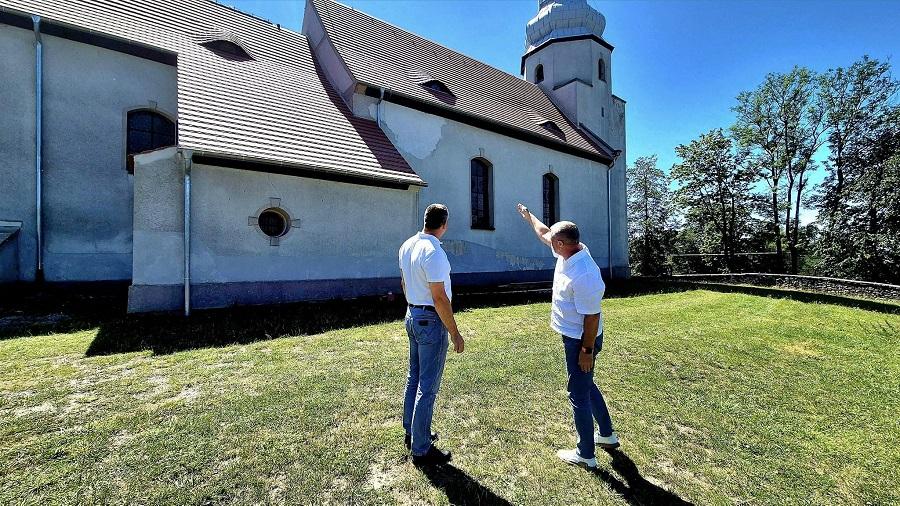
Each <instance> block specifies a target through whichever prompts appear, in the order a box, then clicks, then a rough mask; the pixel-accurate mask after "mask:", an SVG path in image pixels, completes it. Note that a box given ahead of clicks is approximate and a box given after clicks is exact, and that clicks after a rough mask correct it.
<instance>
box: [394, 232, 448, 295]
mask: <svg viewBox="0 0 900 506" xmlns="http://www.w3.org/2000/svg"><path fill="white" fill-rule="evenodd" d="M400 270H401V271H403V281H404V282H405V283H406V302H408V303H409V304H415V305H417V306H433V305H434V297H432V296H431V289H430V288H429V287H428V283H437V282H440V281H443V282H444V291H445V292H446V293H447V298H448V299H451V300H452V299H453V293H452V292H451V290H450V261H449V260H447V254H446V253H444V249H443V248H441V241H439V240H438V238H437V237H435V236H433V235H431V234H426V233H423V232H419V233H418V234H416V235H414V236H412V237H410V238H409V239H407V240H406V242H404V243H403V246H400Z"/></svg>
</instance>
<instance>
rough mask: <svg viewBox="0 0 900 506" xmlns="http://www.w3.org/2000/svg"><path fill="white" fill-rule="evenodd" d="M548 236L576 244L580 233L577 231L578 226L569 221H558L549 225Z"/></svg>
mask: <svg viewBox="0 0 900 506" xmlns="http://www.w3.org/2000/svg"><path fill="white" fill-rule="evenodd" d="M550 238H551V239H552V240H554V241H562V242H564V243H566V244H578V241H579V240H580V239H581V233H580V232H579V231H578V226H577V225H575V224H574V223H572V222H571V221H560V222H558V223H554V224H553V226H552V227H550Z"/></svg>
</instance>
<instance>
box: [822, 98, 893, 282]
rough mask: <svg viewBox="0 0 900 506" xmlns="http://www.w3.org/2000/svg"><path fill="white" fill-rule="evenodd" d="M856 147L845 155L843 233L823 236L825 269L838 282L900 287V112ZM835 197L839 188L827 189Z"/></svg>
mask: <svg viewBox="0 0 900 506" xmlns="http://www.w3.org/2000/svg"><path fill="white" fill-rule="evenodd" d="M852 146H853V148H852V149H849V150H847V151H845V153H844V154H843V160H842V171H843V181H842V187H841V198H840V204H839V209H838V211H837V212H836V213H835V215H834V216H835V217H836V218H837V219H836V220H833V221H831V225H832V226H834V225H836V224H838V223H839V224H840V228H839V229H838V228H836V229H832V230H830V231H828V230H825V232H824V233H823V238H822V239H821V240H820V242H819V244H820V247H819V249H818V252H819V255H820V257H821V263H820V268H822V269H823V270H825V271H826V272H828V273H829V274H832V275H836V276H842V277H850V278H856V279H867V280H871V281H881V282H887V283H900V106H893V107H892V108H891V109H887V110H885V111H884V114H883V115H882V117H881V118H879V120H878V121H877V122H875V123H873V124H871V125H869V127H868V128H867V131H866V132H865V134H864V135H861V136H860V137H859V138H858V140H857V141H856V142H854V143H853V144H852ZM835 173H836V171H835ZM835 175H836V174H835ZM833 183H836V181H833ZM829 191H832V192H833V191H836V184H834V185H833V186H832V185H827V186H826V188H825V192H826V195H827V192H829ZM822 202H823V205H827V203H828V201H827V200H825V199H824V198H823V199H822ZM826 212H827V209H826ZM824 219H825V220H828V219H829V218H828V217H827V216H826V217H825V218H824ZM823 228H824V227H823ZM835 242H836V243H837V244H835Z"/></svg>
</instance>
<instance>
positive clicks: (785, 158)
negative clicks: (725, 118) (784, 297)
mask: <svg viewBox="0 0 900 506" xmlns="http://www.w3.org/2000/svg"><path fill="white" fill-rule="evenodd" d="M821 81H822V78H821V77H819V76H817V75H816V74H815V73H814V72H812V71H811V70H809V69H807V68H805V67H794V68H793V69H792V70H791V71H790V72H788V73H786V74H782V73H770V74H768V75H766V78H765V80H764V81H763V83H762V84H761V85H760V86H759V87H758V88H757V89H756V90H754V91H752V92H743V93H741V94H739V95H738V97H737V100H738V104H737V105H736V106H735V107H734V108H733V110H734V111H735V112H736V113H737V121H736V123H735V125H734V126H733V127H732V131H733V133H734V135H735V137H736V138H737V139H738V143H739V145H740V146H741V147H742V148H746V149H748V150H750V153H751V155H752V157H751V159H752V160H753V162H754V163H753V164H752V166H753V167H755V169H756V172H757V175H758V177H759V178H761V179H763V180H765V181H766V183H767V184H768V187H769V193H770V199H771V207H770V212H771V224H772V230H773V233H774V235H775V247H776V252H777V253H778V257H779V258H781V256H782V233H781V229H780V227H781V225H780V221H781V220H780V218H779V212H780V211H781V210H782V207H781V198H782V195H783V198H784V200H785V203H786V205H785V206H784V208H783V211H784V213H785V218H784V238H785V239H787V241H788V249H789V251H790V254H791V272H794V273H796V272H797V267H798V263H799V262H798V257H799V251H798V249H797V242H798V237H799V229H800V219H799V215H800V206H801V203H802V202H803V192H804V191H805V190H806V189H807V172H808V171H809V170H810V168H811V166H812V162H813V156H814V155H815V153H816V151H817V150H818V149H819V147H820V146H821V145H822V142H823V141H824V137H823V133H824V130H825V121H824V117H825V108H824V106H823V105H822V100H821V94H820V92H819V90H820V87H821ZM782 192H783V193H782ZM792 215H793V219H792Z"/></svg>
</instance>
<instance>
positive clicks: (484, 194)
mask: <svg viewBox="0 0 900 506" xmlns="http://www.w3.org/2000/svg"><path fill="white" fill-rule="evenodd" d="M492 186H493V185H492V181H491V164H490V163H488V162H487V160H484V159H481V158H473V159H472V228H480V229H485V230H493V228H494V223H493V221H494V220H493V219H492V215H491V207H493V206H492V205H491V204H492V202H493V195H492V191H491V190H492Z"/></svg>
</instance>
